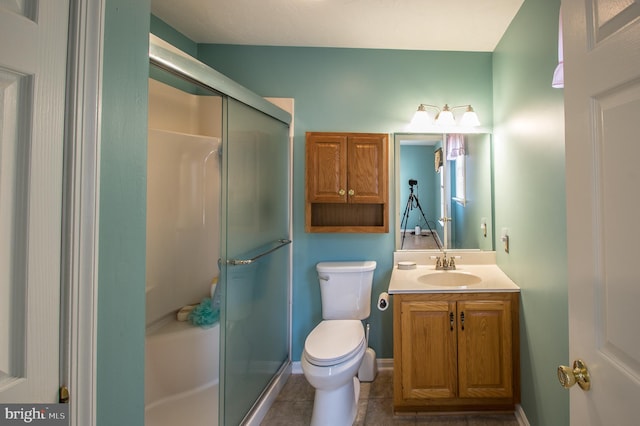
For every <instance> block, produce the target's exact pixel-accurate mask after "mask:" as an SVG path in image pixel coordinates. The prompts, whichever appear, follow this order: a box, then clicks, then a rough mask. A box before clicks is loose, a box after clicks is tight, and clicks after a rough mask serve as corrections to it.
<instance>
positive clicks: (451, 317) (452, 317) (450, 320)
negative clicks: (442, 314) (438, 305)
mask: <svg viewBox="0 0 640 426" xmlns="http://www.w3.org/2000/svg"><path fill="white" fill-rule="evenodd" d="M454 318H455V316H454V315H453V312H449V324H450V325H451V331H453V320H454Z"/></svg>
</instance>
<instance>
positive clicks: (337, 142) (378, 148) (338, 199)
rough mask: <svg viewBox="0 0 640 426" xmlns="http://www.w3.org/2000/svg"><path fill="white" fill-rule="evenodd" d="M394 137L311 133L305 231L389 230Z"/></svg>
mask: <svg viewBox="0 0 640 426" xmlns="http://www.w3.org/2000/svg"><path fill="white" fill-rule="evenodd" d="M388 152H389V135H388V134H385V133H337V132H307V134H306V182H305V183H306V195H305V198H306V202H305V230H306V232H360V233H385V232H389V154H388Z"/></svg>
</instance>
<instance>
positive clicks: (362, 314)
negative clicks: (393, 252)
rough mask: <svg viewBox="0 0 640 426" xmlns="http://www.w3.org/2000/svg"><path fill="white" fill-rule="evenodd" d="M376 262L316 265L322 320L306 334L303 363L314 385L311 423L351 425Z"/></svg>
mask: <svg viewBox="0 0 640 426" xmlns="http://www.w3.org/2000/svg"><path fill="white" fill-rule="evenodd" d="M375 269H376V262H375V261H361V262H321V263H318V264H317V265H316V271H317V272H318V281H319V283H320V293H321V296H322V321H321V322H320V324H318V325H317V326H316V327H315V328H314V329H313V330H312V331H311V333H310V334H309V336H307V339H306V340H305V343H304V350H303V352H302V359H301V361H300V364H301V366H302V372H303V373H304V375H305V377H306V379H307V381H308V382H309V383H310V384H311V386H313V387H314V388H315V399H314V402H313V414H312V416H311V425H312V426H324V425H331V426H349V425H352V424H353V422H354V420H355V418H356V414H357V409H358V396H359V392H360V382H359V380H358V378H357V377H356V375H357V373H358V369H359V368H360V364H361V363H362V359H363V357H364V354H365V351H366V349H367V342H366V338H365V333H364V327H363V325H362V321H361V320H363V319H366V318H368V317H369V314H370V312H371V286H372V283H373V271H374V270H375Z"/></svg>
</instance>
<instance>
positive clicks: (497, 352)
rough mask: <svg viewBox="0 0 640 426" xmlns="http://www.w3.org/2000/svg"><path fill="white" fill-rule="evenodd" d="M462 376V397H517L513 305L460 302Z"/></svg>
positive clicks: (459, 365) (459, 332)
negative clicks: (515, 390)
mask: <svg viewBox="0 0 640 426" xmlns="http://www.w3.org/2000/svg"><path fill="white" fill-rule="evenodd" d="M458 374H459V378H458V379H459V385H460V394H459V396H460V397H462V398H509V397H511V396H512V395H513V361H512V334H511V302H509V301H502V300H487V301H484V300H478V301H459V302H458Z"/></svg>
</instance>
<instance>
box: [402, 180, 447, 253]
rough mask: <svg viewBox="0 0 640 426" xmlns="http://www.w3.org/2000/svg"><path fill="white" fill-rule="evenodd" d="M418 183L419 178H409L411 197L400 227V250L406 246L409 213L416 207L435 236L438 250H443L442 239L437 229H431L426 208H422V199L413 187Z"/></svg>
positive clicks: (431, 233)
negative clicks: (437, 233) (436, 231)
mask: <svg viewBox="0 0 640 426" xmlns="http://www.w3.org/2000/svg"><path fill="white" fill-rule="evenodd" d="M417 184H418V181H417V180H415V179H409V198H408V199H407V205H406V207H405V208H404V214H403V215H402V221H401V222H400V228H401V229H402V230H403V232H402V242H401V243H400V250H402V249H403V248H404V239H405V237H406V235H407V226H408V224H409V213H411V211H412V210H413V209H414V208H417V209H418V210H419V211H420V214H421V215H422V218H423V219H424V223H425V224H426V225H427V228H428V229H429V234H430V235H431V237H432V238H433V241H434V242H435V243H436V247H438V250H442V245H441V244H440V240H439V238H438V236H437V235H436V233H435V231H434V230H433V229H431V226H430V225H429V221H428V220H427V217H426V216H425V214H424V210H422V206H421V205H420V200H419V199H418V196H417V195H416V194H414V192H413V187H414V186H415V185H417ZM417 236H422V235H417Z"/></svg>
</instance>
